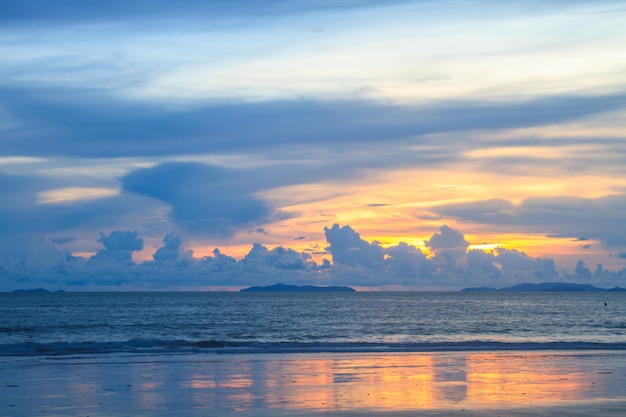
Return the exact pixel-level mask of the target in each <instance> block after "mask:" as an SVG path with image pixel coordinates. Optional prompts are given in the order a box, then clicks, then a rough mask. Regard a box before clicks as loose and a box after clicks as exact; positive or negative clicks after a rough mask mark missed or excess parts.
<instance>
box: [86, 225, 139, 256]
mask: <svg viewBox="0 0 626 417" xmlns="http://www.w3.org/2000/svg"><path fill="white" fill-rule="evenodd" d="M137 235H138V233H137V232H130V231H121V230H115V231H113V232H111V233H110V234H109V235H108V236H107V235H105V234H103V233H102V232H101V233H100V238H99V239H98V242H99V243H102V245H103V246H104V249H100V250H99V251H98V252H97V253H96V254H95V255H94V256H92V257H91V258H90V260H93V261H102V260H113V261H116V262H128V263H131V262H132V254H133V252H134V251H138V250H141V249H143V239H141V238H140V237H138V236H137Z"/></svg>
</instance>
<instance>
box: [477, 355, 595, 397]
mask: <svg viewBox="0 0 626 417" xmlns="http://www.w3.org/2000/svg"><path fill="white" fill-rule="evenodd" d="M467 375H468V378H467V382H468V390H467V400H468V401H470V402H475V403H500V402H501V403H507V404H511V403H517V404H526V403H529V402H532V401H564V400H576V399H577V395H578V393H579V392H580V391H581V390H584V389H585V388H586V387H588V385H589V384H588V381H583V380H582V378H581V375H580V374H579V373H578V372H577V370H576V368H575V367H554V366H550V365H549V362H548V361H546V359H545V357H542V356H540V355H514V354H510V355H506V357H505V358H503V355H502V354H497V353H477V354H471V355H468V357H467Z"/></svg>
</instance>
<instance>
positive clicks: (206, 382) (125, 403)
mask: <svg viewBox="0 0 626 417" xmlns="http://www.w3.org/2000/svg"><path fill="white" fill-rule="evenodd" d="M0 384H1V386H0V390H1V392H2V395H1V396H0V398H1V399H0V415H2V416H90V417H96V416H320V415H331V416H383V415H395V416H544V415H545V416H558V415H569V416H589V415H594V417H602V416H618V415H619V416H621V415H623V413H624V410H626V352H619V351H610V352H600V351H598V352H593V351H592V352H589V351H576V352H571V351H554V352H545V351H542V352H450V353H398V354H395V353H324V354H264V355H260V354H254V355H214V354H211V355H204V354H198V355H168V356H111V357H103V356H93V357H75V358H70V357H56V358H41V357H37V358H35V357H30V358H29V357H0Z"/></svg>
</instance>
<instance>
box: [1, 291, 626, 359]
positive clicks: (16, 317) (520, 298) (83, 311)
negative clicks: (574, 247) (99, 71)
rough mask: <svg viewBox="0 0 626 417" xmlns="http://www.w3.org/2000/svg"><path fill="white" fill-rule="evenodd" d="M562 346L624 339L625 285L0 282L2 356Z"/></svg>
mask: <svg viewBox="0 0 626 417" xmlns="http://www.w3.org/2000/svg"><path fill="white" fill-rule="evenodd" d="M605 303H606V304H605ZM560 349H567V350H571V349H576V350H587V349H608V350H624V349H626V294H624V293H461V292H441V293H437V292H397V293H393V292H386V293H385V292H384V293H330V292H329V293H302V292H292V293H211V292H207V293H182V292H170V293H164V292H158V293H111V292H109V293H43V294H33V293H27V294H24V293H0V355H2V356H47V357H49V356H62V355H66V356H67V355H111V354H115V355H117V354H123V355H152V354H185V353H206V354H207V355H213V354H221V353H234V354H236V353H252V354H254V353H288V352H427V351H466V350H560Z"/></svg>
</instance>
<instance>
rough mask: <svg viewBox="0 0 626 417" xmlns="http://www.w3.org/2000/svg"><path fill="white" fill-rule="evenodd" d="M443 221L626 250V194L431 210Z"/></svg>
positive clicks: (506, 202) (552, 198)
mask: <svg viewBox="0 0 626 417" xmlns="http://www.w3.org/2000/svg"><path fill="white" fill-rule="evenodd" d="M430 210H431V211H433V212H435V213H437V214H438V215H440V216H443V217H452V218H455V219H459V220H462V221H467V222H471V223H477V224H485V225H489V226H506V227H507V228H509V229H510V230H515V231H518V232H519V231H522V232H525V233H543V234H545V235H549V236H558V237H570V238H573V239H577V240H581V241H582V240H589V239H594V240H598V241H600V242H602V244H603V245H604V246H605V247H606V248H608V249H616V248H624V247H626V194H614V195H608V196H603V197H598V198H582V197H541V198H539V197H536V198H528V199H526V200H524V201H522V202H521V203H520V204H519V205H514V204H512V203H511V202H508V201H505V200H485V201H476V202H472V203H463V204H447V205H440V206H436V207H432V208H430Z"/></svg>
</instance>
